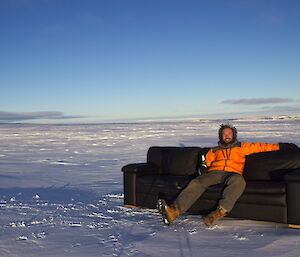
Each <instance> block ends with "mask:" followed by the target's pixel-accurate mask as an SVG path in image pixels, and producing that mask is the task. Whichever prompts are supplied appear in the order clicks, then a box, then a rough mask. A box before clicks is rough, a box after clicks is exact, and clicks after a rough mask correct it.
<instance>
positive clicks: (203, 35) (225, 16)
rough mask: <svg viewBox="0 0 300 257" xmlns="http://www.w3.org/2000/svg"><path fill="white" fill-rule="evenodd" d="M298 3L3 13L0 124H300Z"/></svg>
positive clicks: (45, 4) (66, 3)
mask: <svg viewBox="0 0 300 257" xmlns="http://www.w3.org/2000/svg"><path fill="white" fill-rule="evenodd" d="M299 28H300V3H299V1H293V0H291V1H283V0H282V1H277V0H272V1H271V0H269V1H267V0H265V1H264V0H249V1H248V0H228V1H225V0H224V1H223V0H219V1H217V0H210V1H209V0H198V1H196V0H195V1H190V0H182V1H177V0H95V1H92V0H85V1H83V0H81V1H78V0H7V1H5V0H4V1H0V37H1V40H0V54H1V55H0V56H1V58H0V87H1V101H0V122H1V121H2V122H5V121H18V122H19V121H34V120H35V121H49V122H51V121H52V122H53V121H55V122H57V121H59V122H74V121H92V122H94V121H106V120H115V121H117V120H132V119H133V120H134V119H147V118H160V117H209V116H213V115H215V114H219V115H221V116H222V117H224V118H226V117H227V116H228V117H229V116H230V115H231V114H232V113H244V112H249V113H258V114H260V113H263V114H264V113H275V114H285V113H300V86H299V84H300V71H299V67H300V33H299V32H300V31H299V30H300V29H299Z"/></svg>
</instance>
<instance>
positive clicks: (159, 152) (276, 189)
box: [122, 146, 300, 226]
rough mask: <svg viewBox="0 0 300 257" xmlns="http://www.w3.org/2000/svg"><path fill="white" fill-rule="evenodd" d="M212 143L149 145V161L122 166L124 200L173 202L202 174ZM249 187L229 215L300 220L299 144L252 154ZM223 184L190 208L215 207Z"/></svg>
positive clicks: (201, 210)
mask: <svg viewBox="0 0 300 257" xmlns="http://www.w3.org/2000/svg"><path fill="white" fill-rule="evenodd" d="M208 150H209V148H200V147H160V146H153V147H150V148H149V149H148V152H147V162H146V163H134V164H128V165H126V166H124V167H123V168H122V171H123V179H124V204H125V205H126V206H139V207H146V208H155V207H156V202H157V200H158V199H159V198H163V199H165V200H166V201H167V203H169V204H170V203H172V202H173V201H174V200H175V199H176V197H177V195H178V194H179V193H180V191H181V190H182V189H183V188H185V187H186V186H187V184H188V183H189V182H190V180H191V179H193V178H195V177H196V176H198V175H199V171H200V170H201V156H202V155H205V154H206V153H207V151H208ZM244 178H245V180H246V189H245V191H244V193H243V194H242V196H241V197H240V198H239V200H238V201H237V203H236V204H235V206H234V208H233V209H232V211H231V212H230V213H229V214H228V216H229V217H238V218H244V219H253V220H263V221H272V222H279V223H286V224H293V225H296V226H297V225H300V150H293V151H274V152H264V153H256V154H251V155H249V156H247V157H246V163H245V168H244ZM222 190H223V187H222V185H216V186H211V187H209V188H208V189H207V191H206V192H205V193H204V194H203V195H202V196H201V197H200V198H199V199H198V200H197V201H196V202H195V203H194V205H193V206H192V207H191V208H190V209H189V210H188V213H191V214H201V215H203V214H207V213H208V212H210V211H212V210H214V209H215V208H216V207H217V203H218V200H219V199H220V198H221V196H222Z"/></svg>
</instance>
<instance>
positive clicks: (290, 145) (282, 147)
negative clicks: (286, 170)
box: [279, 143, 299, 151]
mask: <svg viewBox="0 0 300 257" xmlns="http://www.w3.org/2000/svg"><path fill="white" fill-rule="evenodd" d="M279 149H280V150H283V151H292V150H297V149H299V148H298V146H297V145H295V144H293V143H279Z"/></svg>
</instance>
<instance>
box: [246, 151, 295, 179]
mask: <svg viewBox="0 0 300 257" xmlns="http://www.w3.org/2000/svg"><path fill="white" fill-rule="evenodd" d="M299 168H300V151H299V150H294V151H287V152H283V151H274V152H264V153H256V154H251V155H248V156H247V157H246V163H245V168H244V177H245V179H246V180H282V179H283V176H284V174H286V173H287V172H289V171H290V170H294V169H299Z"/></svg>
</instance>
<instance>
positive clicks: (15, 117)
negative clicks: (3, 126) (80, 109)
mask: <svg viewBox="0 0 300 257" xmlns="http://www.w3.org/2000/svg"><path fill="white" fill-rule="evenodd" d="M78 118H84V117H83V116H76V115H65V114H64V113H62V112H55V111H49V112H4V111H0V122H19V121H27V120H41V119H50V120H56V119H59V120H62V119H78Z"/></svg>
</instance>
